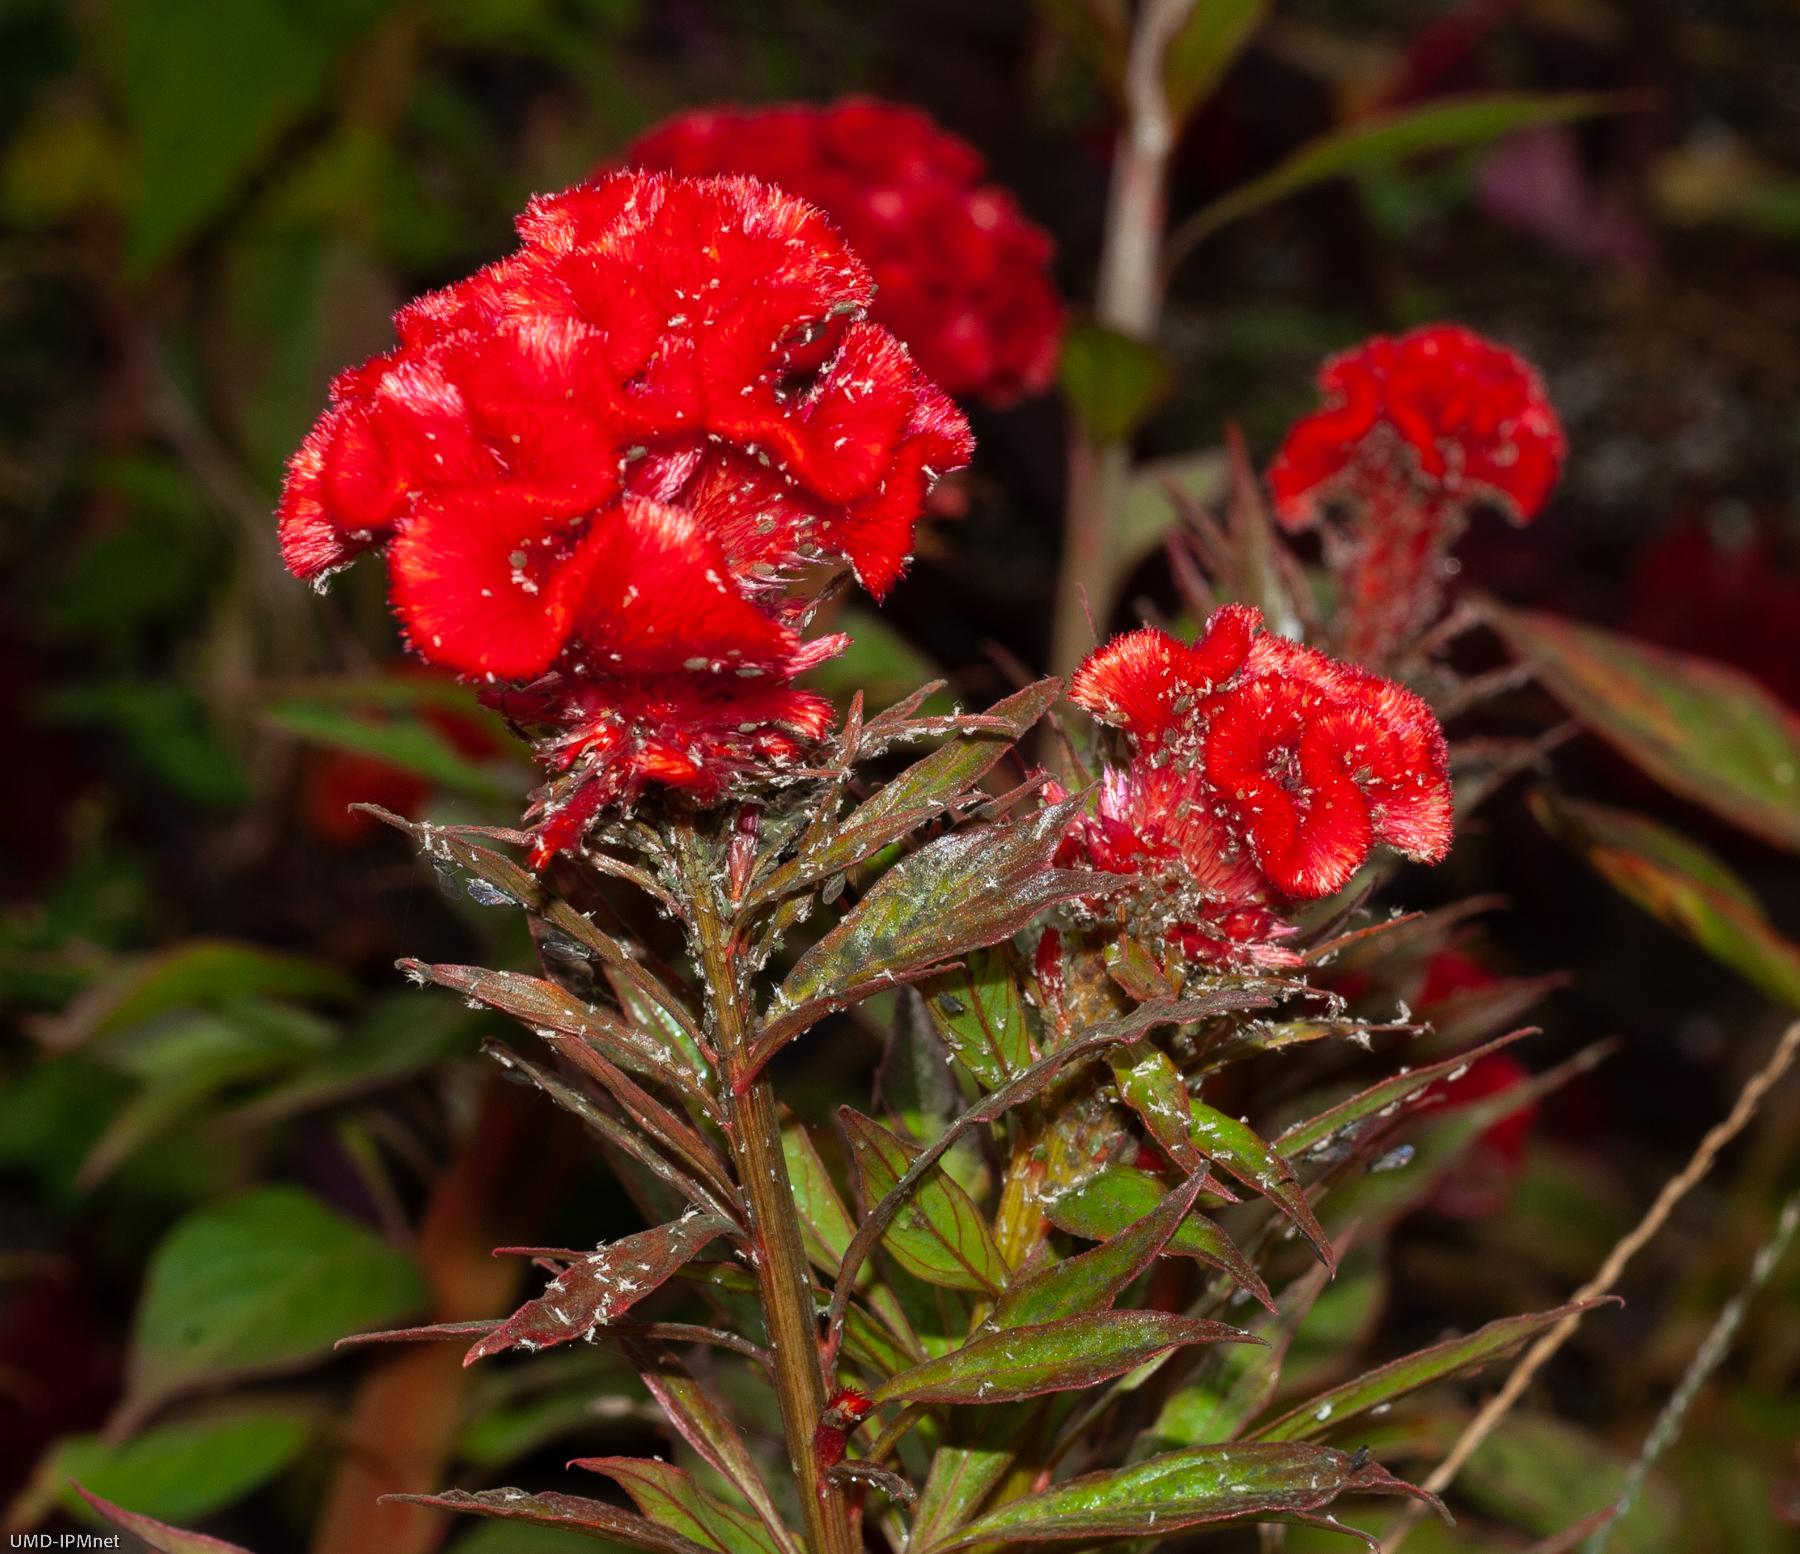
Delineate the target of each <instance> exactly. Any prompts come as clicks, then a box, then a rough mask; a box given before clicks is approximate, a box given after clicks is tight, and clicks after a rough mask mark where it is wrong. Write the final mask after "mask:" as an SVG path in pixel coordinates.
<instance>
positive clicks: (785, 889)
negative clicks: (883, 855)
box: [745, 680, 1062, 908]
mask: <svg viewBox="0 0 1800 1554" xmlns="http://www.w3.org/2000/svg"><path fill="white" fill-rule="evenodd" d="M1061 689H1062V683H1061V682H1060V681H1058V680H1040V681H1039V682H1038V683H1037V684H1035V685H1030V686H1027V687H1026V688H1025V689H1024V690H1022V691H1017V692H1014V694H1013V695H1011V696H1008V697H1006V698H1005V699H1004V700H1001V701H998V702H995V703H994V705H993V706H992V707H990V708H989V709H988V710H987V713H986V714H985V716H986V719H987V720H988V722H987V724H986V726H983V727H981V728H979V729H975V730H970V731H968V732H965V733H963V734H961V735H959V736H957V737H955V738H953V739H950V740H948V741H946V742H945V743H944V744H942V745H940V746H939V747H938V748H937V749H936V750H934V751H932V752H931V754H930V755H928V756H925V757H924V758H923V759H921V760H918V761H915V762H914V763H913V764H912V765H911V766H909V767H908V768H907V769H906V770H905V771H903V772H901V773H900V775H899V776H898V777H896V778H894V779H893V781H892V782H889V783H887V784H886V785H885V786H884V787H882V788H881V789H879V790H878V791H877V792H876V793H875V794H874V795H873V796H872V797H870V798H868V799H866V800H865V801H864V802H863V803H862V804H860V805H858V806H857V807H856V808H855V809H854V810H852V811H851V812H850V813H849V814H848V815H846V816H845V817H844V818H843V819H842V820H841V821H839V822H838V823H837V824H835V825H829V824H823V825H815V826H813V827H812V828H810V829H809V831H808V833H807V836H806V837H805V839H804V840H803V841H802V842H801V844H800V849H799V851H798V852H797V853H796V854H795V856H793V857H792V858H790V859H788V860H787V862H785V863H783V864H782V865H781V866H780V867H779V868H777V869H776V870H775V871H774V872H773V873H771V874H770V875H769V876H768V878H767V879H765V880H762V881H760V882H758V883H757V884H756V885H755V886H754V887H753V888H752V889H751V891H750V894H749V896H748V897H747V899H746V901H745V906H746V908H754V907H756V906H759V905H762V904H764V903H766V902H769V901H773V900H777V899H779V898H780V897H782V896H785V895H788V894H791V893H792V892H793V891H796V890H799V889H801V888H803V887H804V886H807V885H811V884H814V883H816V882H817V881H819V880H822V879H827V878H829V877H830V876H831V875H833V874H838V873H841V872H843V870H845V869H847V868H850V867H851V866H852V865H853V864H857V863H860V862H862V861H863V860H864V859H865V858H869V857H872V856H873V855H874V854H875V853H877V852H879V851H880V850H881V849H882V848H883V847H885V846H887V845H888V843H890V842H893V841H898V840H899V839H900V838H901V837H903V836H905V835H906V834H907V833H908V832H909V831H912V830H914V829H916V828H917V827H919V826H921V825H923V824H925V823H926V822H927V821H929V820H933V819H935V818H936V817H937V816H939V815H941V814H943V813H944V812H945V811H946V810H947V809H949V808H950V807H951V806H952V805H953V804H955V802H956V801H957V800H958V799H960V798H962V797H963V796H964V795H966V794H967V793H968V792H969V790H970V789H972V788H973V787H974V786H975V784H976V783H978V782H979V781H980V780H981V779H982V778H983V777H984V776H986V775H987V773H988V771H989V770H990V769H991V768H992V767H993V766H994V764H995V763H996V762H997V761H999V760H1000V758H1001V757H1002V756H1004V755H1005V754H1006V753H1007V751H1008V750H1010V749H1011V748H1012V746H1013V744H1014V742H1015V741H1017V740H1018V739H1019V738H1020V737H1021V736H1022V735H1023V734H1024V733H1025V732H1026V731H1027V730H1028V729H1030V727H1031V726H1032V725H1033V724H1034V723H1036V722H1037V720H1038V719H1039V718H1041V717H1042V716H1043V715H1044V713H1045V712H1046V711H1048V710H1049V708H1050V706H1051V704H1052V703H1053V702H1054V701H1055V700H1056V697H1057V694H1058V692H1060V691H1061Z"/></svg>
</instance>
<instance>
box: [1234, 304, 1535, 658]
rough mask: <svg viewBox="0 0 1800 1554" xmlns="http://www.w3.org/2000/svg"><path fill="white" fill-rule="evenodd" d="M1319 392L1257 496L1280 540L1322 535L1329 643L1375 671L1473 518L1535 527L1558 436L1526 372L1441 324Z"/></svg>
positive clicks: (1407, 628) (1346, 363) (1426, 611)
mask: <svg viewBox="0 0 1800 1554" xmlns="http://www.w3.org/2000/svg"><path fill="white" fill-rule="evenodd" d="M1319 391H1320V393H1321V394H1322V395H1323V396H1324V398H1325V406H1324V408H1323V409H1321V410H1319V411H1317V412H1316V413H1314V414H1313V415H1310V416H1306V417H1304V418H1303V419H1301V420H1300V421H1298V422H1296V423H1295V424H1294V426H1293V428H1292V429H1291V430H1290V431H1289V432H1288V435H1287V440H1286V441H1285V442H1284V443H1283V444H1282V446H1281V450H1280V452H1278V453H1277V454H1276V456H1275V461H1274V463H1273V464H1272V465H1270V467H1269V485H1270V488H1271V490H1272V492H1273V494H1274V498H1275V512H1276V515H1277V516H1278V517H1279V519H1280V520H1281V521H1282V523H1283V524H1285V525H1286V526H1287V527H1289V528H1304V527H1307V526H1309V525H1314V524H1322V527H1323V528H1324V531H1325V540H1326V558H1327V560H1328V562H1329V563H1330V565H1331V568H1332V571H1333V572H1334V574H1335V575H1336V576H1337V578H1338V579H1339V583H1340V587H1341V589H1342V596H1341V600H1340V605H1339V628H1338V632H1337V636H1338V640H1339V642H1340V644H1341V645H1342V646H1343V648H1344V650H1345V651H1346V652H1347V653H1348V654H1349V655H1350V656H1351V657H1352V658H1355V659H1358V660H1361V661H1364V662H1379V661H1381V660H1383V659H1384V658H1386V657H1388V656H1390V655H1391V654H1392V652H1393V651H1394V650H1395V649H1396V648H1399V647H1403V646H1404V645H1405V644H1406V642H1407V641H1408V640H1410V639H1411V638H1412V637H1413V636H1414V635H1415V634H1416V633H1417V632H1418V631H1419V630H1420V629H1421V628H1423V627H1424V626H1426V625H1427V624H1429V623H1430V620H1431V618H1432V616H1433V614H1434V613H1435V612H1436V610H1437V608H1438V605H1439V602H1440V600H1441V598H1442V590H1443V579H1444V575H1445V572H1446V570H1447V567H1446V558H1447V555H1448V552H1449V548H1450V545H1451V543H1452V541H1454V539H1455V538H1456V536H1457V534H1458V533H1459V532H1460V531H1461V529H1462V526H1463V523H1464V521H1465V520H1466V518H1467V515H1468V511H1469V509H1470V508H1471V507H1473V506H1476V505H1479V504H1482V503H1489V504H1493V505H1496V506H1499V507H1500V508H1502V509H1503V510H1504V511H1505V512H1506V513H1507V514H1508V515H1509V516H1510V517H1511V518H1512V519H1513V521H1514V522H1515V523H1528V522H1529V521H1530V520H1531V519H1532V518H1533V517H1535V516H1536V515H1537V513H1538V511H1539V509H1540V508H1542V506H1543V505H1544V502H1545V499H1546V498H1547V497H1548V496H1549V494H1550V491H1551V488H1552V487H1553V486H1554V485H1555V484H1556V477H1557V473H1558V471H1559V469H1560V468H1561V465H1562V458H1563V435H1562V428H1561V426H1560V425H1559V424H1558V422H1557V419H1556V413H1555V411H1554V410H1553V409H1552V408H1551V406H1550V401H1549V398H1548V396H1547V394H1546V393H1545V390H1544V385H1543V382H1542V381H1541V380H1540V379H1539V377H1538V375H1537V373H1536V372H1534V371H1533V370H1532V369H1531V367H1530V366H1529V365H1528V364H1527V363H1526V362H1525V361H1523V360H1522V359H1521V358H1520V357H1518V356H1517V355H1515V354H1514V353H1513V352H1511V351H1509V350H1507V349H1506V348H1505V347H1504V346H1499V345H1495V344H1493V343H1492V342H1491V341H1488V340H1484V339H1482V337H1481V336H1480V335H1478V334H1475V333H1474V332H1473V331H1471V330H1468V329H1463V328H1460V327H1458V326H1456V325H1453V324H1434V325H1430V326H1428V327H1426V328H1423V329H1415V330H1413V331H1412V332H1411V333H1410V334H1405V335H1400V336H1398V337H1397V338H1388V337H1386V336H1378V337H1377V338H1375V339H1373V340H1368V341H1365V342H1364V343H1363V344H1362V345H1360V346H1358V347H1356V349H1355V350H1352V351H1346V352H1345V353H1344V354H1343V355H1341V356H1336V357H1333V358H1332V359H1331V360H1330V361H1328V362H1326V363H1325V365H1324V366H1323V367H1322V368H1321V369H1320V371H1319Z"/></svg>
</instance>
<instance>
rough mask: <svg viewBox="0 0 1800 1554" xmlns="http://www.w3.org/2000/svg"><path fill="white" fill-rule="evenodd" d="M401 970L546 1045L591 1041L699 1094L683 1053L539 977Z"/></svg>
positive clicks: (418, 964) (475, 970) (637, 1068)
mask: <svg viewBox="0 0 1800 1554" xmlns="http://www.w3.org/2000/svg"><path fill="white" fill-rule="evenodd" d="M400 969H401V970H402V971H405V972H407V973H409V974H410V975H414V976H418V977H423V978H426V979H428V980H430V981H432V982H435V983H436V984H437V985H438V986H439V987H447V988H449V989H450V990H451V991H452V992H454V993H459V994H461V995H462V996H463V997H464V998H466V999H469V998H472V999H474V1000H475V1001H476V1002H478V1003H482V1004H485V1005H487V1007H488V1008H490V1009H497V1010H498V1011H499V1012H500V1013H501V1014H504V1015H508V1016H510V1017H511V1018H512V1019H514V1020H517V1021H518V1022H519V1023H520V1024H521V1025H526V1026H529V1027H531V1029H532V1030H534V1031H536V1032H537V1033H538V1035H539V1036H541V1037H543V1038H544V1039H545V1040H546V1041H556V1040H559V1039H562V1038H572V1039H574V1040H576V1041H586V1042H590V1043H592V1044H593V1045H594V1046H595V1047H597V1048H599V1049H600V1051H601V1052H603V1053H605V1054H606V1056H607V1057H609V1058H611V1059H612V1061H613V1062H615V1063H617V1064H618V1065H619V1066H620V1067H621V1068H624V1069H628V1070H630V1072H632V1073H634V1074H641V1075H643V1076H645V1077H646V1078H650V1079H658V1080H662V1081H663V1082H664V1083H673V1084H677V1085H678V1086H679V1087H680V1088H682V1089H683V1090H686V1091H688V1092H689V1093H697V1092H698V1091H699V1088H700V1087H699V1085H698V1082H697V1081H698V1076H697V1075H696V1074H695V1072H694V1070H693V1067H692V1066H691V1064H690V1062H689V1060H688V1055H687V1053H686V1052H684V1051H683V1050H682V1049H681V1048H679V1047H677V1046H675V1045H674V1044H672V1043H670V1042H666V1041H664V1040H663V1039H662V1037H661V1036H660V1035H654V1034H650V1033H648V1032H645V1031H642V1030H640V1029H638V1028H637V1027H636V1026H634V1025H632V1024H631V1023H630V1022H629V1021H627V1020H625V1019H622V1018H621V1017H620V1016H619V1015H618V1014H616V1013H614V1012H613V1011H612V1010H610V1009H603V1008H600V1007H598V1006H595V1005H591V1004H586V1003H583V1002H582V1001H581V1000H580V999H579V998H576V997H575V996H574V995H573V994H572V993H569V992H566V991H565V990H564V989H562V988H560V987H558V986H557V985H556V984H555V983H554V982H550V981H546V980H545V979H544V978H543V977H530V976H525V975H522V974H521V973H519V972H516V971H489V970H488V969H487V968H486V967H484V966H433V965H428V964H427V963H426V962H424V961H418V960H403V961H401V962H400Z"/></svg>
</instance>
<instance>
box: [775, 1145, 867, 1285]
mask: <svg viewBox="0 0 1800 1554" xmlns="http://www.w3.org/2000/svg"><path fill="white" fill-rule="evenodd" d="M781 1153H782V1155H783V1157H784V1158H785V1159H786V1161H787V1170H788V1180H789V1181H790V1182H792V1183H793V1187H794V1204H795V1207H796V1208H798V1209H799V1211H800V1230H801V1234H802V1235H803V1237H804V1238H805V1241H806V1252H807V1256H809V1257H810V1258H812V1260H813V1262H814V1264H815V1265H816V1266H817V1267H818V1268H819V1269H820V1270H822V1271H823V1272H824V1273H826V1274H828V1275H835V1274H836V1273H837V1271H838V1265H839V1264H840V1263H842V1262H843V1260H844V1250H845V1248H847V1247H848V1246H849V1245H850V1238H851V1237H852V1236H854V1235H855V1234H856V1227H855V1225H853V1224H852V1223H851V1221H850V1211H849V1210H848V1209H847V1208H845V1207H844V1200H843V1199H842V1198H840V1197H839V1196H838V1190H837V1186H836V1184H835V1183H834V1182H833V1181H832V1180H831V1172H830V1171H828V1170H827V1169H826V1168H825V1162H824V1160H823V1159H821V1158H820V1156H819V1151H818V1147H817V1146H816V1145H815V1144H814V1143H813V1141H812V1135H811V1134H810V1133H808V1132H807V1131H806V1129H805V1128H804V1127H802V1126H801V1125H800V1124H799V1123H797V1122H789V1123H788V1124H787V1125H786V1126H785V1127H784V1128H783V1129H782V1130H781Z"/></svg>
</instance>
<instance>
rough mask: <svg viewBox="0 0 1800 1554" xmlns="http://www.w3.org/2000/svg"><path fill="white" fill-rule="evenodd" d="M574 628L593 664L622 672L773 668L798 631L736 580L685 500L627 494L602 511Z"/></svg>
mask: <svg viewBox="0 0 1800 1554" xmlns="http://www.w3.org/2000/svg"><path fill="white" fill-rule="evenodd" d="M596 528H597V534H596V538H595V540H594V542H593V557H592V571H591V572H590V573H589V574H588V575H589V576H590V577H591V578H592V580H593V581H592V583H591V585H590V586H589V588H588V590H587V597H586V601H585V607H584V608H583V610H582V613H581V615H580V618H579V619H578V620H577V622H576V625H575V634H576V635H577V636H578V637H579V638H580V639H581V641H582V643H583V644H584V646H586V647H587V648H588V649H590V650H591V652H592V653H593V655H594V658H595V663H594V664H593V666H592V667H593V668H595V669H605V670H607V671H610V672H617V673H621V674H668V673H673V672H675V671H679V670H686V671H689V672H696V671H698V672H706V673H717V672H726V673H729V672H731V671H733V670H735V669H738V668H740V667H744V666H751V667H756V668H763V669H768V668H773V667H775V666H777V665H780V664H781V663H782V662H783V661H784V660H786V659H787V658H788V657H789V656H790V655H791V654H792V653H793V652H794V651H795V649H796V648H797V647H798V646H799V639H798V637H797V636H796V635H795V634H794V632H792V631H791V630H789V629H788V628H787V627H785V626H783V625H782V624H781V623H780V622H779V621H777V620H775V619H774V618H773V617H771V616H769V615H766V614H764V613H763V611H761V610H760V609H758V608H757V607H756V606H755V605H754V604H752V603H751V602H750V601H749V600H748V599H746V598H744V597H743V595H741V594H740V593H738V591H737V589H736V588H735V587H734V586H733V582H732V574H731V569H730V565H729V563H728V562H727V561H726V560H725V555H724V552H723V550H721V548H720V546H719V544H718V542H717V541H716V540H714V539H713V538H712V537H711V536H710V535H708V534H707V533H706V532H705V531H704V529H703V528H702V527H701V523H700V520H699V519H698V518H697V517H696V516H695V515H694V514H693V513H692V512H689V511H687V510H685V509H683V508H678V507H665V506H663V505H661V504H660V503H656V502H647V501H644V500H642V499H639V498H634V497H627V498H625V499H624V500H622V501H621V502H620V503H619V504H618V507H617V509H616V511H615V512H614V513H612V514H611V515H609V516H607V517H605V518H602V519H600V520H599V521H598V523H597V525H596Z"/></svg>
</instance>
